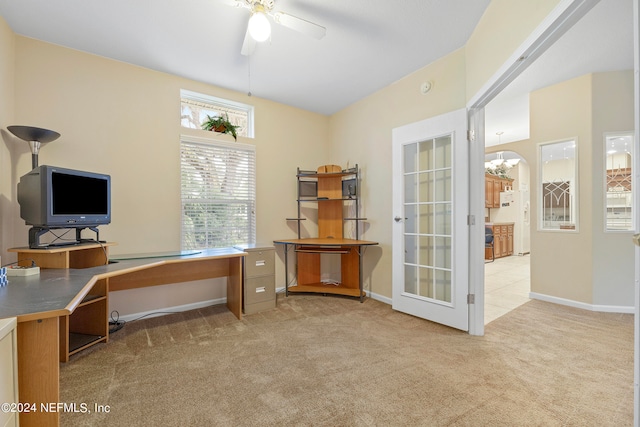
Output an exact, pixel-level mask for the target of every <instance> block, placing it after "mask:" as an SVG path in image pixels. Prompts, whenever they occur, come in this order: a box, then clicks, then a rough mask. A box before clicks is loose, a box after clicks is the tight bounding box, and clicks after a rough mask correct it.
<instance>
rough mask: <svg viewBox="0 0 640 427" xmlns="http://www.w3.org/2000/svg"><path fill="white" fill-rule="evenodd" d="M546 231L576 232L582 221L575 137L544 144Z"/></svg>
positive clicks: (542, 186) (541, 218) (542, 189)
mask: <svg viewBox="0 0 640 427" xmlns="http://www.w3.org/2000/svg"><path fill="white" fill-rule="evenodd" d="M539 154H540V159H539V160H540V162H539V164H540V177H541V181H540V198H541V203H540V215H539V227H540V229H542V230H558V231H567V230H569V231H573V230H576V226H577V222H578V200H577V197H578V196H577V195H578V192H577V180H576V177H577V173H576V164H577V162H576V159H577V147H576V141H575V140H568V141H561V142H553V143H550V144H541V145H540V152H539Z"/></svg>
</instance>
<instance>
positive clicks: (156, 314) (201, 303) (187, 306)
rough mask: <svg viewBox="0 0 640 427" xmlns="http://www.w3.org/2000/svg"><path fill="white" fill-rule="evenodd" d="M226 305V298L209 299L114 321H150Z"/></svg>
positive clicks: (144, 312) (129, 315)
mask: <svg viewBox="0 0 640 427" xmlns="http://www.w3.org/2000/svg"><path fill="white" fill-rule="evenodd" d="M226 303H227V298H218V299H210V300H206V301H198V302H194V303H191V304H184V305H176V306H173V307H166V308H158V309H156V310H150V311H143V312H140V313H132V314H126V315H124V316H120V318H119V319H116V320H124V321H125V322H131V321H132V320H137V319H140V318H141V317H144V318H145V319H150V318H152V317H159V316H166V315H167V314H173V313H181V312H183V311H189V310H195V309H198V308H204V307H209V306H212V305H218V304H226ZM109 320H111V319H109Z"/></svg>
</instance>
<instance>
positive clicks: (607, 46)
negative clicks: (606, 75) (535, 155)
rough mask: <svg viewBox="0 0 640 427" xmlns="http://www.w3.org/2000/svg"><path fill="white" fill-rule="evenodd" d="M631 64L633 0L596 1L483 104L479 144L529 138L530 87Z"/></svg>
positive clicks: (531, 89)
mask: <svg viewBox="0 0 640 427" xmlns="http://www.w3.org/2000/svg"><path fill="white" fill-rule="evenodd" d="M632 69H633V1H632V0H601V1H600V2H599V3H597V4H596V5H595V6H594V7H593V9H591V10H590V11H589V12H588V13H587V14H586V15H585V16H584V17H583V18H582V19H581V20H580V21H579V22H578V23H577V24H575V25H574V26H573V27H572V28H571V29H570V30H569V31H568V32H567V33H566V34H564V35H563V36H562V37H561V38H560V39H559V40H558V41H557V42H556V43H555V44H554V45H553V46H552V47H551V48H550V49H549V50H547V52H545V53H544V54H542V55H541V56H540V57H539V58H538V59H537V60H536V61H535V62H534V63H533V64H532V65H531V66H530V67H529V68H527V69H526V70H525V71H524V72H523V73H522V74H521V75H520V76H519V77H518V78H517V79H516V80H515V81H514V82H513V83H511V84H510V85H509V86H508V87H507V88H506V89H505V90H504V91H502V93H500V95H499V96H497V97H496V98H495V99H494V100H493V101H492V102H491V103H490V104H489V105H488V106H487V107H486V109H485V146H487V147H489V146H492V145H498V143H499V142H500V143H506V142H511V141H520V140H523V139H528V138H529V97H528V94H529V93H530V92H532V91H534V90H537V89H541V88H543V87H547V86H550V85H552V84H555V83H559V82H563V81H566V80H570V79H572V78H575V77H579V76H582V75H585V74H588V73H593V72H604V71H618V70H632ZM497 132H503V133H502V135H500V136H498V135H497Z"/></svg>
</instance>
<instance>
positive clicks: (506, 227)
mask: <svg viewBox="0 0 640 427" xmlns="http://www.w3.org/2000/svg"><path fill="white" fill-rule="evenodd" d="M513 226H514V223H513V222H507V223H493V224H486V227H488V228H491V229H492V230H493V248H494V249H493V250H494V254H495V258H502V257H506V256H511V255H513ZM484 259H487V260H490V259H491V249H490V248H485V250H484Z"/></svg>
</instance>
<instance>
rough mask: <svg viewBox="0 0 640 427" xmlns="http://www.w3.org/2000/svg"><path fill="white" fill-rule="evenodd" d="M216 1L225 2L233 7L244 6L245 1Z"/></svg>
mask: <svg viewBox="0 0 640 427" xmlns="http://www.w3.org/2000/svg"><path fill="white" fill-rule="evenodd" d="M217 1H218V3H222V4H226V5H227V6H233V7H245V2H244V1H242V0H217Z"/></svg>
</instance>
